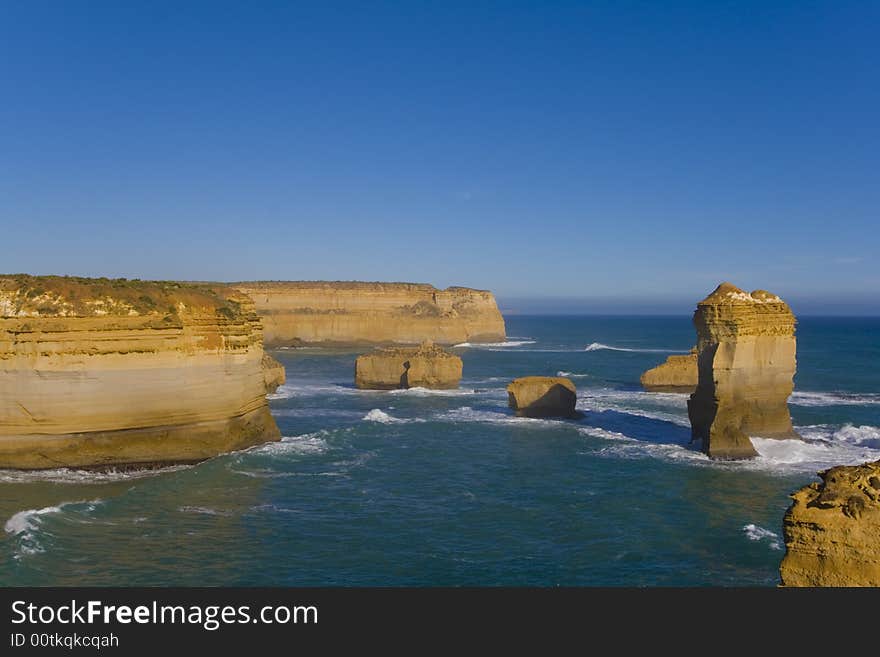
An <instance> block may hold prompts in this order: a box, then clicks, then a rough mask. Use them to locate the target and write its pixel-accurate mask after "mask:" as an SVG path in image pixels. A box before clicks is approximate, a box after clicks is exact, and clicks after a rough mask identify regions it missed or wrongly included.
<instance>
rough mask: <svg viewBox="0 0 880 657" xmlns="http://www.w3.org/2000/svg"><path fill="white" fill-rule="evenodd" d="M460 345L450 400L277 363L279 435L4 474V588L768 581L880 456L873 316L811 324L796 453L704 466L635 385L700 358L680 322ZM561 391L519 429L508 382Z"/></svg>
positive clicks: (312, 359) (540, 328)
mask: <svg viewBox="0 0 880 657" xmlns="http://www.w3.org/2000/svg"><path fill="white" fill-rule="evenodd" d="M508 333H509V334H510V335H511V336H513V337H510V338H509V339H508V342H507V343H505V344H499V345H481V346H476V345H475V346H467V345H463V346H459V347H456V348H455V351H456V352H457V353H459V354H460V355H461V356H462V358H463V359H464V379H463V381H462V384H461V389H460V390H457V391H443V392H435V391H427V390H419V389H415V390H409V391H402V392H362V391H358V390H356V389H354V388H353V386H352V376H353V363H354V358H355V355H356V353H357V352H356V351H353V350H346V351H342V350H325V349H310V348H306V349H296V350H286V351H277V352H275V353H274V355H275V356H276V357H277V358H278V359H279V360H281V361H282V362H283V363H284V364H285V366H286V368H287V376H288V383H287V384H286V385H284V386H282V387H281V388H280V389H279V390H278V391H277V393H276V394H274V395H273V396H272V399H271V406H272V409H273V412H274V414H275V417H276V418H277V421H278V424H279V426H280V428H281V432H282V434H283V435H284V436H285V438H284V440H283V441H281V442H279V443H273V444H269V445H265V446H262V447H257V448H254V449H251V450H248V451H245V452H240V453H235V454H228V455H224V456H220V457H217V458H214V459H211V460H210V461H207V462H205V463H202V464H200V465H197V466H193V467H178V468H171V469H168V470H164V471H158V472H156V471H152V472H134V473H112V472H111V473H103V474H96V473H88V472H75V471H74V472H69V471H51V472H44V473H19V472H11V471H0V525H2V526H3V527H4V531H3V532H2V533H0V585H5V586H10V585H62V586H67V585H120V586H127V585H160V586H161V585H186V586H198V585H212V586H213V585H278V586H287V585H291V586H292V585H539V586H556V585H612V586H613V585H635V586H657V585H721V586H729V585H758V586H774V585H776V584H777V583H778V575H777V569H778V566H779V562H780V560H781V558H782V555H783V550H784V547H783V545H782V538H781V534H782V531H781V525H782V516H783V513H784V511H785V509H786V507H787V506H788V494H789V493H790V492H791V491H792V490H794V489H796V488H798V487H800V486H802V485H804V484H806V483H808V482H810V481H814V480H815V473H816V471H817V470H819V469H822V468H825V467H829V466H831V465H835V464H840V463H857V462H861V461H866V460H873V459H880V371H878V368H877V367H876V365H877V363H878V362H880V319H876V318H872V319H852V318H846V319H844V318H811V317H806V318H802V319H801V320H800V322H799V325H798V374H797V377H796V391H795V394H794V395H793V397H792V399H791V412H792V415H793V418H794V423H795V425H796V426H797V428H798V430H799V431H800V433H801V434H802V435H803V436H804V438H805V441H804V442H802V443H801V442H774V441H768V440H760V439H756V440H755V444H756V447H757V449H758V451H759V452H760V457H759V458H758V459H756V460H754V461H751V462H736V463H714V462H711V461H709V460H708V459H707V458H706V457H705V456H703V455H702V454H701V453H700V452H698V451H695V450H694V449H692V448H691V447H690V446H689V445H688V442H689V439H690V432H689V427H688V422H687V414H686V410H685V399H686V397H685V396H684V395H676V394H652V393H645V392H642V391H641V390H640V388H639V386H638V377H639V374H640V373H641V372H642V371H643V370H645V369H646V368H648V367H650V366H652V365H654V364H657V363H659V362H661V361H662V360H663V359H665V357H666V356H667V355H668V354H669V353H671V352H674V351H682V352H684V351H687V350H688V349H689V348H690V347H691V346H692V344H693V342H694V331H693V328H692V326H691V323H690V318H689V317H526V316H514V317H509V318H508ZM557 373H561V374H564V375H565V376H569V377H571V379H572V381H574V382H575V384H576V385H577V387H578V397H579V402H578V408H579V409H580V410H582V411H583V412H584V417H583V418H582V419H580V420H576V421H544V420H530V419H520V418H515V417H514V416H513V415H512V414H511V413H510V412H509V410H508V409H507V398H506V393H505V390H504V388H505V386H506V384H507V383H508V382H509V381H510V379H512V378H514V377H517V376H523V375H527V374H545V375H546V374H557Z"/></svg>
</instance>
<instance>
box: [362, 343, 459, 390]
mask: <svg viewBox="0 0 880 657" xmlns="http://www.w3.org/2000/svg"><path fill="white" fill-rule="evenodd" d="M461 370H462V362H461V358H459V357H458V356H456V355H455V354H450V353H449V352H447V351H444V350H443V349H441V348H440V347H438V346H436V345H434V344H432V343H429V342H425V343H423V344H422V345H421V346H419V347H418V348H392V349H377V350H376V351H374V352H373V353H370V354H364V355H362V356H358V358H357V361H356V362H355V367H354V382H355V385H356V386H357V387H358V388H364V389H372V390H391V389H394V388H416V387H419V388H457V387H458V382H459V380H460V379H461Z"/></svg>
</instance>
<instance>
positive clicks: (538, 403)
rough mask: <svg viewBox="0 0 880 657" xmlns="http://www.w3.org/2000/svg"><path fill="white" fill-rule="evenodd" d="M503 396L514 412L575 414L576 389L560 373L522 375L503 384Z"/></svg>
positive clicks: (557, 414)
mask: <svg viewBox="0 0 880 657" xmlns="http://www.w3.org/2000/svg"><path fill="white" fill-rule="evenodd" d="M507 400H508V405H509V406H510V408H512V409H513V410H515V411H516V414H517V415H523V416H526V417H576V416H577V412H576V411H575V409H574V407H575V404H576V403H577V390H576V389H575V387H574V384H573V383H572V382H571V380H570V379H566V378H565V377H561V376H524V377H521V378H519V379H514V380H513V382H512V383H511V384H510V385H508V386H507Z"/></svg>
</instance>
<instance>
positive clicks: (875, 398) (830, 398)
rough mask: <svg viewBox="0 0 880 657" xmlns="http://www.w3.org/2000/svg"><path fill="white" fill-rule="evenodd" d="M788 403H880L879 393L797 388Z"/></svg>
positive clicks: (802, 404)
mask: <svg viewBox="0 0 880 657" xmlns="http://www.w3.org/2000/svg"><path fill="white" fill-rule="evenodd" d="M788 403H789V404H793V405H794V406H876V405H878V404H880V394H873V393H845V392H806V391H799V390H797V391H795V392H793V393H792V394H791V397H790V398H789V402H788Z"/></svg>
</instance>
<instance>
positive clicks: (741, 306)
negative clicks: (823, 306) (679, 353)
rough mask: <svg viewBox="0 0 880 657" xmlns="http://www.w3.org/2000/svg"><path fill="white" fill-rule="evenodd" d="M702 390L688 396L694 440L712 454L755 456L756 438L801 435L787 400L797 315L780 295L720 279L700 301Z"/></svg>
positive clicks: (696, 321) (697, 320)
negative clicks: (796, 427) (790, 412)
mask: <svg viewBox="0 0 880 657" xmlns="http://www.w3.org/2000/svg"><path fill="white" fill-rule="evenodd" d="M694 326H695V327H696V329H697V352H698V353H697V370H698V380H697V388H696V390H695V391H694V393H693V394H692V395H691V396H690V399H689V400H688V416H689V417H690V421H691V432H692V435H693V438H694V440H701V441H702V447H703V451H704V452H706V453H707V454H708V455H709V456H710V457H712V458H721V459H741V458H750V457H753V456H756V455H757V452H756V451H755V448H754V447H753V446H752V442H751V440H749V437H750V436H759V437H762V438H779V439H782V438H798V437H799V436H798V435H797V434H796V433H795V432H794V429H793V428H792V425H791V415H790V414H789V410H788V398H789V396H790V395H791V392H792V389H793V388H794V383H793V377H794V373H795V365H796V362H795V351H796V343H795V336H794V331H795V318H794V315H793V314H792V312H791V308H789V307H788V304H786V303H785V302H784V301H783V300H782V299H780V298H779V297H778V296H776V295H774V294H771V293H769V292H766V291H764V290H756V291H755V292H752V293H751V294H750V293H748V292H744V291H743V290H741V289H739V288H738V287H736V286H735V285H731V284H730V283H722V284H721V285H719V286H718V287H717V288H716V289H715V291H714V292H712V294H710V295H709V296H708V297H706V298H705V299H703V300H702V301H700V302H699V303H698V304H697V310H696V312H695V313H694Z"/></svg>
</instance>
